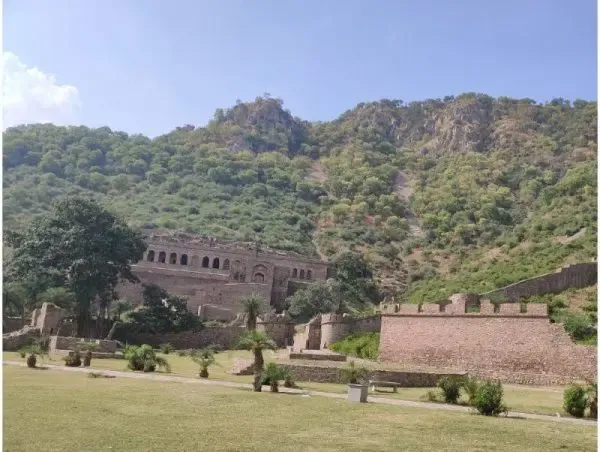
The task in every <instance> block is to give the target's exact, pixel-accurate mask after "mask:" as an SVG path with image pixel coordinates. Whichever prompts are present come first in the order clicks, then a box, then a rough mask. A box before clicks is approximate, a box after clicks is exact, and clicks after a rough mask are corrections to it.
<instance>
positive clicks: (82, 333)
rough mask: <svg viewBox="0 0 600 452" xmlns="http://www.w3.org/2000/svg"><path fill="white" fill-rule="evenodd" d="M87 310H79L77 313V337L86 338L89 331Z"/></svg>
mask: <svg viewBox="0 0 600 452" xmlns="http://www.w3.org/2000/svg"><path fill="white" fill-rule="evenodd" d="M89 317H90V316H89V310H87V309H83V308H79V312H78V313H77V337H88V336H89V331H90V321H89Z"/></svg>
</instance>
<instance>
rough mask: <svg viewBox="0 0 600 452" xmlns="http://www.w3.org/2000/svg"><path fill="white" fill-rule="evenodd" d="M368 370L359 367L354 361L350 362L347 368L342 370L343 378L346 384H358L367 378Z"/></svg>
mask: <svg viewBox="0 0 600 452" xmlns="http://www.w3.org/2000/svg"><path fill="white" fill-rule="evenodd" d="M367 373H368V371H367V369H365V368H364V367H360V366H357V365H356V363H355V362H354V361H350V362H349V363H348V365H347V366H346V367H344V368H343V369H342V370H341V377H342V380H343V381H344V382H345V383H348V384H358V383H359V382H363V381H364V380H365V378H366V377H367Z"/></svg>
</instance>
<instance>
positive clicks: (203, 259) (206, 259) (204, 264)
mask: <svg viewBox="0 0 600 452" xmlns="http://www.w3.org/2000/svg"><path fill="white" fill-rule="evenodd" d="M208 261H209V259H208V256H204V257H203V258H202V268H208Z"/></svg>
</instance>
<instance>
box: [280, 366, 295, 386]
mask: <svg viewBox="0 0 600 452" xmlns="http://www.w3.org/2000/svg"><path fill="white" fill-rule="evenodd" d="M281 374H282V376H283V386H284V387H286V388H295V387H296V382H295V381H294V374H293V373H292V371H291V370H289V369H288V368H287V367H286V368H283V369H281Z"/></svg>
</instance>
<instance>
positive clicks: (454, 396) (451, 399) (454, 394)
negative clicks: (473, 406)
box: [437, 376, 464, 403]
mask: <svg viewBox="0 0 600 452" xmlns="http://www.w3.org/2000/svg"><path fill="white" fill-rule="evenodd" d="M463 383H464V382H463V379H462V378H461V377H456V376H447V377H442V378H440V379H439V380H438V382H437V387H438V388H440V389H441V390H442V396H443V398H444V402H446V403H456V402H457V401H458V398H459V397H460V388H461V387H462V386H463Z"/></svg>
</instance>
